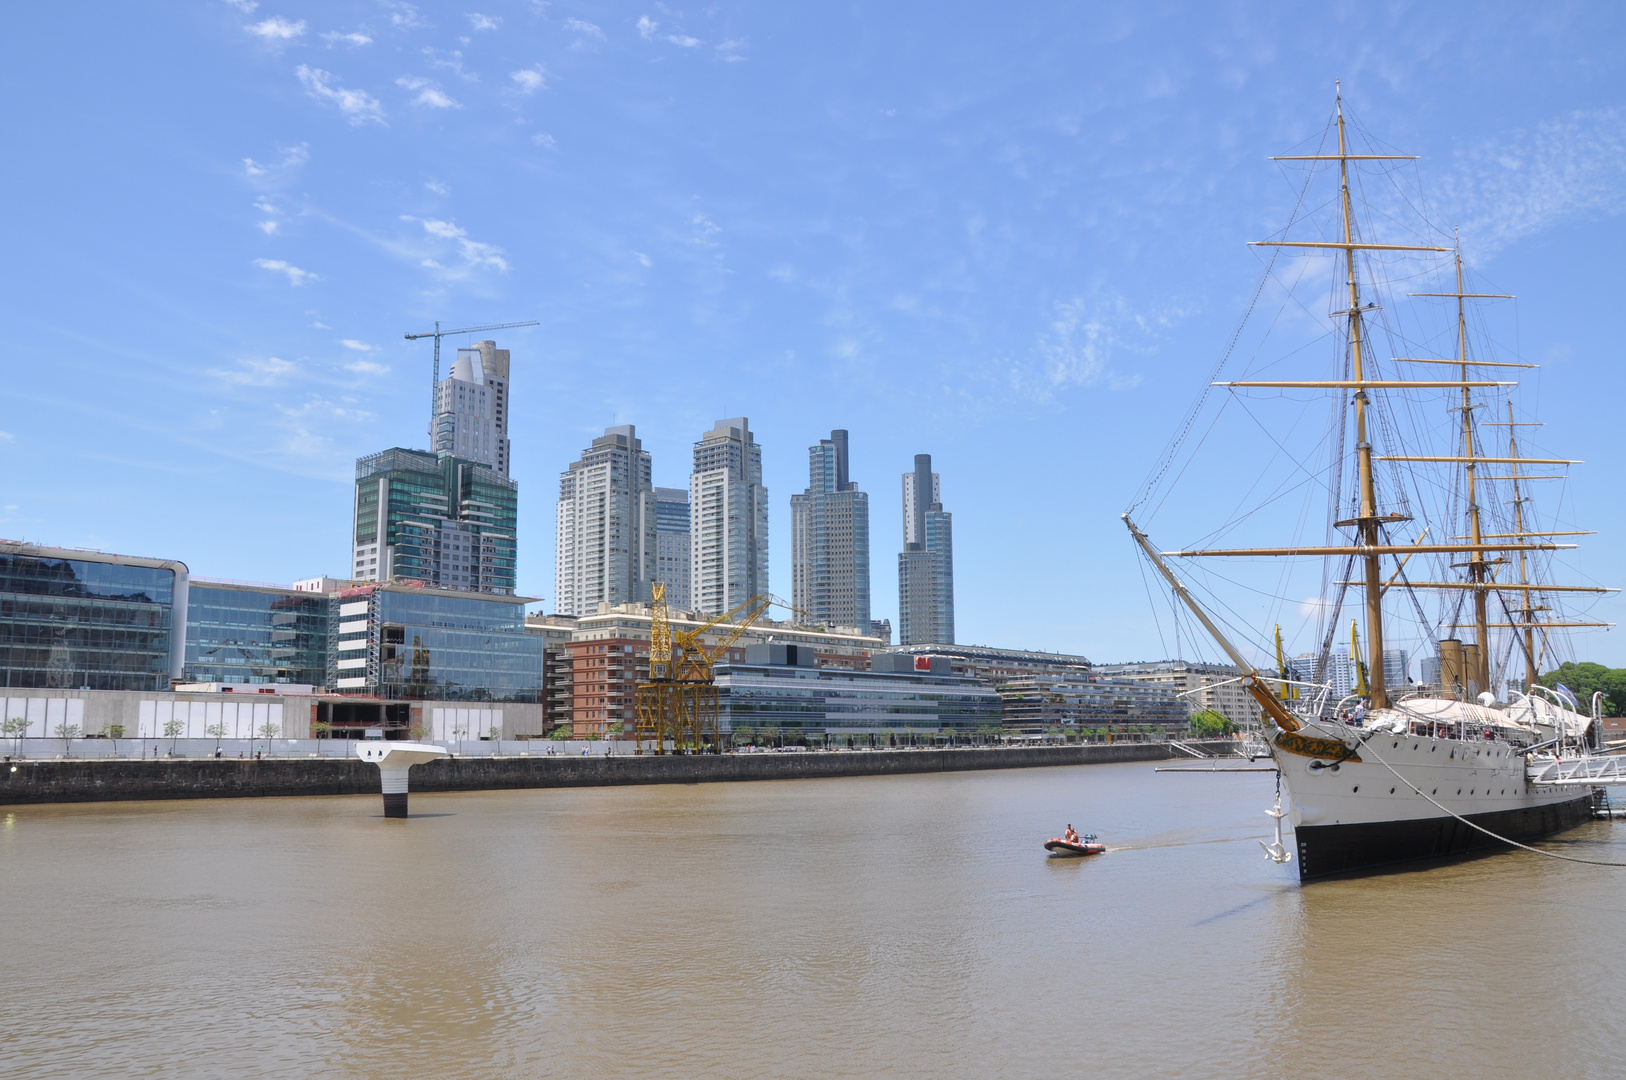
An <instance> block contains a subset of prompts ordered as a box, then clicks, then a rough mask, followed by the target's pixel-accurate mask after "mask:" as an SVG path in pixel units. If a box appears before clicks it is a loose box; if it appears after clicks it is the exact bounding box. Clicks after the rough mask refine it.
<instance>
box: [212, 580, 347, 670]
mask: <svg viewBox="0 0 1626 1080" xmlns="http://www.w3.org/2000/svg"><path fill="white" fill-rule="evenodd" d="M327 619H328V599H327V597H326V596H323V595H322V594H320V593H311V592H296V591H295V590H293V589H278V588H274V587H269V586H256V585H236V584H229V583H226V582H214V581H193V582H192V583H191V587H190V588H189V590H188V594H187V601H186V668H185V672H184V674H183V678H185V679H187V680H188V681H190V682H219V683H308V684H311V685H313V686H320V685H322V684H323V683H325V682H326V681H327V644H328V626H327Z"/></svg>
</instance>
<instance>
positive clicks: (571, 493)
mask: <svg viewBox="0 0 1626 1080" xmlns="http://www.w3.org/2000/svg"><path fill="white" fill-rule="evenodd" d="M650 474H651V468H650V460H649V454H648V452H647V451H645V450H644V448H643V443H642V442H640V441H639V439H638V435H637V432H636V431H635V430H634V428H633V425H631V424H622V425H620V426H619V427H612V428H605V429H604V434H603V435H600V436H599V437H598V438H596V439H594V440H593V445H591V446H589V447H588V448H587V449H586V450H583V451H582V456H581V460H580V461H573V462H571V464H570V468H568V469H566V470H565V471H564V472H563V473H561V474H560V475H559V517H558V548H557V559H558V562H557V564H556V566H555V570H554V591H555V595H556V600H555V608H554V610H555V611H556V612H557V613H558V614H560V615H578V616H579V615H596V614H598V605H599V604H601V603H607V604H625V603H628V602H629V601H632V602H637V601H647V600H648V599H649V586H650V583H651V582H652V581H654V580H655V490H654V487H653V486H652V485H651V483H650Z"/></svg>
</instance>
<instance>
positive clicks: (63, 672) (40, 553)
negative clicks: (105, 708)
mask: <svg viewBox="0 0 1626 1080" xmlns="http://www.w3.org/2000/svg"><path fill="white" fill-rule="evenodd" d="M185 574H186V568H185V567H184V566H183V565H182V564H180V563H168V564H166V563H161V562H158V561H156V560H147V559H140V560H131V559H125V558H123V557H121V556H104V557H100V558H98V557H95V556H89V555H77V554H75V553H69V552H65V551H59V550H57V549H54V548H34V547H31V546H26V545H6V546H5V547H3V548H0V669H3V671H0V678H3V680H4V685H5V686H8V687H46V688H65V689H78V688H88V689H91V690H168V689H169V681H170V673H171V670H172V663H171V660H172V656H173V639H172V633H173V630H174V627H175V624H176V622H177V620H176V619H175V614H174V607H175V597H176V593H177V591H184V589H185Z"/></svg>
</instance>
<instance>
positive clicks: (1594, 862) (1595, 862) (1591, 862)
mask: <svg viewBox="0 0 1626 1080" xmlns="http://www.w3.org/2000/svg"><path fill="white" fill-rule="evenodd" d="M1361 749H1362V750H1364V751H1365V752H1366V753H1368V754H1371V755H1372V760H1374V761H1376V762H1377V763H1378V764H1379V765H1382V766H1383V767H1384V768H1385V769H1388V770H1389V771H1390V772H1391V773H1394V775H1395V776H1396V778H1398V779H1399V780H1400V782H1401V783H1402V784H1405V785H1406V786H1407V787H1409V788H1411V789H1412V790H1413V791H1415V792H1417V794H1419V795H1421V796H1422V797H1423V798H1425V799H1427V800H1428V801H1429V802H1431V803H1433V804H1434V805H1435V806H1436V807H1438V808H1439V809H1441V810H1443V811H1445V812H1446V813H1447V814H1449V815H1450V816H1451V817H1454V818H1456V819H1457V820H1458V821H1460V822H1462V823H1463V824H1464V825H1466V826H1468V827H1469V828H1470V829H1477V830H1479V831H1480V832H1482V833H1484V834H1485V835H1486V836H1488V837H1490V838H1491V839H1492V840H1499V841H1501V842H1502V843H1504V844H1508V845H1510V846H1512V847H1516V848H1518V849H1519V850H1521V851H1528V852H1531V853H1532V854H1535V855H1545V856H1547V858H1549V859H1562V860H1563V861H1565V862H1573V863H1585V864H1586V865H1587V866H1609V867H1613V868H1615V869H1617V870H1626V862H1611V861H1609V860H1608V859H1583V858H1581V857H1580V856H1578V855H1563V854H1560V853H1559V852H1556V851H1543V850H1542V849H1541V848H1534V847H1531V846H1530V845H1529V844H1521V843H1519V842H1518V841H1517V840H1511V839H1509V838H1508V837H1505V836H1499V835H1498V834H1496V833H1493V832H1491V831H1490V830H1489V829H1487V828H1485V826H1483V825H1480V824H1479V823H1477V822H1473V821H1469V820H1468V819H1467V818H1465V817H1463V816H1462V815H1461V814H1459V813H1457V812H1456V811H1455V810H1452V809H1451V808H1450V807H1447V806H1441V805H1440V803H1439V801H1438V800H1437V799H1435V798H1434V797H1433V796H1431V795H1428V794H1426V793H1425V792H1424V791H1423V789H1422V788H1420V787H1418V786H1417V785H1416V784H1414V783H1412V782H1411V781H1410V780H1407V779H1406V778H1405V777H1404V776H1401V775H1400V772H1399V770H1397V769H1396V768H1395V767H1394V766H1393V765H1391V764H1389V763H1388V762H1387V761H1384V760H1383V758H1381V757H1379V756H1378V753H1377V751H1376V750H1374V749H1372V743H1371V742H1370V741H1369V740H1362V741H1361ZM1278 782H1279V781H1278ZM1279 797H1280V796H1278V798H1279ZM1262 842H1263V841H1261V843H1262Z"/></svg>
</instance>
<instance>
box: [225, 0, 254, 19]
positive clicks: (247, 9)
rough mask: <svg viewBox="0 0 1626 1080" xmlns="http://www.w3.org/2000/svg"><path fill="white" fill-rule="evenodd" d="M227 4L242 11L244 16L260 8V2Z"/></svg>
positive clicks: (236, 0) (234, 0)
mask: <svg viewBox="0 0 1626 1080" xmlns="http://www.w3.org/2000/svg"><path fill="white" fill-rule="evenodd" d="M226 3H228V4H230V5H231V6H232V7H234V8H236V9H237V10H238V11H241V12H242V13H243V14H244V15H247V14H249V13H251V12H252V11H253V10H254V9H255V8H257V7H259V6H260V5H259V3H258V0H226Z"/></svg>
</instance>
